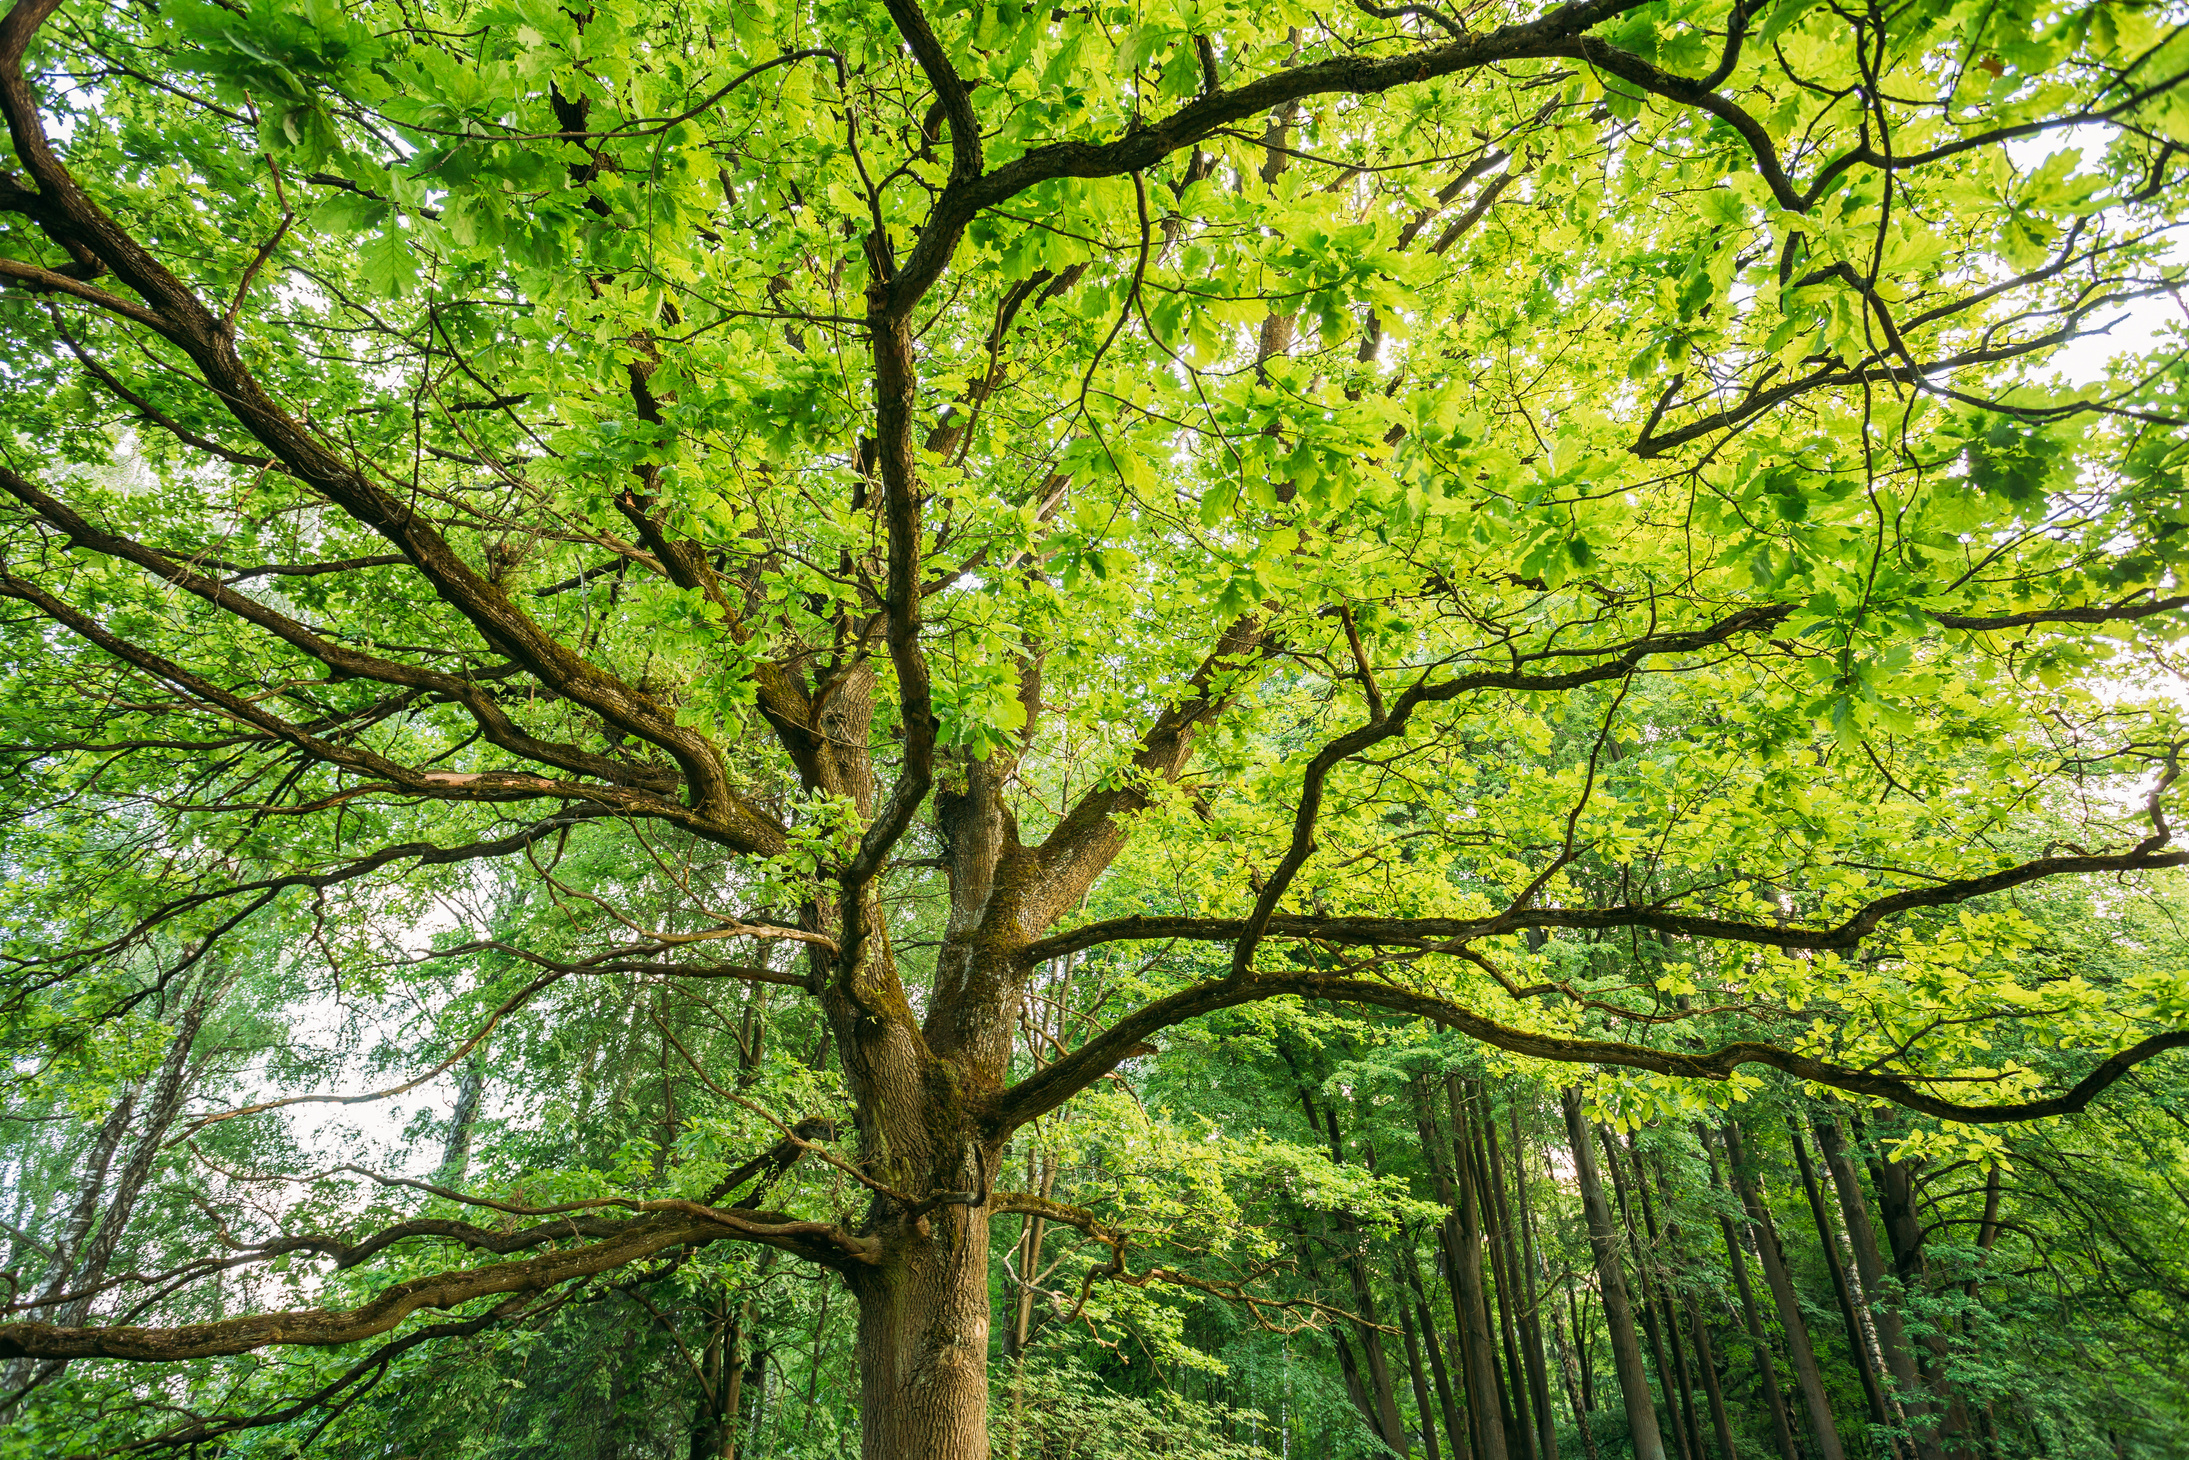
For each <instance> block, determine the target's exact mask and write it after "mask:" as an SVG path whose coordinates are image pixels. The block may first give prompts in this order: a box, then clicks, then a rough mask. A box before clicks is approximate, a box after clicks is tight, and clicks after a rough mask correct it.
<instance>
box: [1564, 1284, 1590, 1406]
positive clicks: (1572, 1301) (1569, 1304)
mask: <svg viewBox="0 0 2189 1460" xmlns="http://www.w3.org/2000/svg"><path fill="white" fill-rule="evenodd" d="M1574 1286H1575V1285H1574V1284H1572V1283H1568V1284H1567V1285H1566V1311H1567V1315H1568V1316H1569V1317H1571V1318H1572V1319H1573V1351H1574V1353H1575V1355H1576V1356H1577V1357H1578V1358H1579V1359H1580V1365H1579V1367H1580V1370H1581V1407H1582V1408H1583V1409H1587V1410H1591V1411H1593V1410H1594V1409H1595V1408H1596V1360H1595V1358H1594V1357H1593V1356H1592V1355H1591V1354H1590V1353H1589V1333H1588V1326H1587V1325H1586V1324H1584V1323H1583V1322H1582V1321H1581V1314H1582V1313H1583V1312H1584V1311H1585V1305H1584V1304H1583V1303H1582V1302H1581V1300H1580V1297H1579V1295H1578V1294H1577V1293H1576V1292H1575V1291H1574Z"/></svg>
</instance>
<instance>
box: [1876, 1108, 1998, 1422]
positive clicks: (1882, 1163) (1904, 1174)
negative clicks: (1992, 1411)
mask: <svg viewBox="0 0 2189 1460" xmlns="http://www.w3.org/2000/svg"><path fill="white" fill-rule="evenodd" d="M1859 1128H1860V1122H1859V1120H1858V1122H1857V1129H1858V1130H1859ZM1868 1165H1869V1168H1870V1180H1871V1182H1872V1184H1873V1185H1874V1186H1875V1187H1876V1190H1877V1205H1878V1210H1879V1212H1880V1213H1882V1214H1883V1216H1884V1218H1885V1240H1886V1241H1887V1243H1888V1244H1890V1246H1891V1248H1892V1253H1893V1277H1894V1279H1895V1280H1896V1281H1897V1282H1898V1284H1899V1287H1900V1293H1901V1297H1902V1299H1903V1301H1905V1299H1906V1297H1907V1295H1909V1294H1911V1293H1916V1292H1920V1291H1921V1290H1922V1289H1923V1287H1924V1285H1925V1269H1926V1264H1925V1262H1924V1257H1923V1222H1922V1219H1921V1217H1920V1216H1918V1215H1917V1213H1916V1206H1915V1174H1916V1166H1915V1164H1914V1163H1911V1162H1907V1161H1894V1160H1890V1159H1887V1158H1885V1157H1883V1156H1881V1155H1873V1156H1871V1157H1869V1159H1868ZM1912 1337H1913V1338H1914V1341H1915V1342H1914V1348H1915V1349H1916V1350H1919V1351H1920V1352H1919V1353H1918V1354H1917V1362H1918V1365H1919V1367H1920V1368H1922V1369H1923V1370H1924V1373H1923V1379H1924V1382H1925V1383H1926V1384H1927V1386H1928V1387H1929V1389H1930V1392H1931V1394H1932V1396H1933V1397H1934V1399H1935V1400H1936V1403H1935V1405H1934V1406H1933V1409H1934V1412H1935V1413H1936V1414H1937V1416H1938V1418H1939V1421H1940V1423H1939V1429H1938V1442H1939V1449H1940V1450H1941V1452H1942V1453H1943V1454H1944V1455H1945V1456H1946V1457H1948V1460H1969V1457H1971V1456H1973V1455H1974V1454H1975V1453H1976V1447H1975V1445H1974V1444H1973V1442H1972V1435H1971V1430H1972V1426H1971V1425H1970V1422H1969V1415H1968V1409H1967V1407H1966V1406H1965V1405H1963V1404H1962V1402H1961V1396H1960V1395H1959V1394H1958V1393H1956V1392H1955V1390H1954V1388H1953V1383H1952V1380H1951V1378H1950V1376H1949V1374H1948V1370H1949V1368H1950V1366H1951V1363H1952V1358H1953V1350H1952V1347H1951V1345H1949V1344H1948V1343H1947V1342H1946V1336H1945V1334H1943V1333H1941V1332H1940V1331H1939V1329H1938V1325H1937V1324H1935V1323H1923V1324H1921V1325H1920V1326H1919V1327H1918V1328H1917V1330H1916V1332H1915V1333H1914V1334H1913V1335H1912Z"/></svg>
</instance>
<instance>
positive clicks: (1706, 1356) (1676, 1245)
mask: <svg viewBox="0 0 2189 1460" xmlns="http://www.w3.org/2000/svg"><path fill="white" fill-rule="evenodd" d="M1654 1174H1655V1176H1656V1178H1657V1195H1658V1196H1659V1198H1661V1199H1662V1200H1663V1202H1664V1207H1665V1236H1666V1237H1667V1238H1668V1239H1670V1241H1671V1244H1672V1248H1673V1250H1674V1251H1675V1252H1677V1251H1680V1250H1682V1242H1681V1239H1682V1235H1683V1234H1682V1231H1681V1228H1680V1222H1679V1218H1678V1215H1677V1213H1678V1211H1679V1207H1678V1205H1677V1204H1676V1203H1675V1202H1674V1201H1673V1197H1672V1186H1671V1183H1670V1182H1669V1181H1667V1180H1666V1178H1665V1163H1664V1162H1663V1161H1662V1160H1659V1161H1657V1162H1656V1163H1655V1164H1654ZM1634 1180H1635V1183H1636V1184H1637V1185H1639V1186H1641V1187H1642V1189H1643V1195H1644V1197H1645V1200H1644V1203H1643V1211H1644V1212H1645V1213H1648V1212H1649V1206H1648V1202H1647V1200H1646V1198H1647V1195H1648V1180H1647V1178H1646V1177H1645V1176H1644V1174H1643V1171H1642V1161H1641V1153H1640V1152H1639V1151H1637V1152H1636V1153H1635V1165H1634ZM1650 1223H1651V1230H1652V1231H1653V1232H1654V1231H1655V1225H1656V1218H1655V1217H1654V1215H1652V1216H1651V1217H1650ZM1665 1301H1666V1304H1667V1306H1668V1307H1669V1306H1670V1305H1671V1302H1672V1299H1671V1297H1670V1295H1667V1297H1666V1300H1665ZM1680 1302H1681V1304H1682V1306H1683V1308H1684V1310H1685V1313H1686V1317H1687V1336H1688V1344H1689V1347H1690V1348H1691V1349H1692V1350H1693V1351H1694V1354H1695V1367H1696V1369H1697V1370H1699V1371H1700V1372H1701V1374H1702V1381H1703V1394H1704V1396H1705V1397H1706V1398H1707V1400H1708V1402H1709V1405H1710V1426H1711V1429H1712V1430H1713V1431H1714V1432H1715V1433H1716V1436H1717V1441H1718V1455H1719V1457H1720V1460H1738V1453H1737V1447H1736V1446H1735V1444H1734V1443H1733V1425H1732V1421H1731V1419H1730V1418H1729V1417H1728V1415H1727V1413H1726V1408H1725V1391H1724V1386H1723V1385H1721V1384H1720V1383H1719V1381H1718V1358H1717V1355H1716V1354H1715V1353H1714V1352H1713V1351H1712V1348H1713V1346H1712V1344H1711V1341H1710V1326H1709V1324H1708V1323H1707V1322H1705V1321H1704V1318H1703V1311H1702V1305H1701V1304H1700V1303H1698V1302H1697V1301H1696V1299H1695V1290H1694V1289H1693V1288H1692V1287H1684V1288H1683V1289H1682V1290H1681V1292H1680ZM1666 1321H1667V1322H1668V1323H1670V1324H1671V1325H1672V1326H1673V1328H1674V1330H1675V1332H1677V1331H1678V1329H1679V1326H1680V1324H1679V1319H1678V1317H1676V1316H1672V1315H1669V1314H1668V1315H1667V1318H1666ZM1683 1362H1684V1361H1683ZM1686 1378H1687V1376H1686V1373H1685V1371H1684V1370H1683V1372H1682V1374H1681V1382H1683V1383H1685V1382H1686ZM1695 1443H1696V1448H1697V1449H1698V1450H1700V1449H1701V1448H1702V1440H1701V1437H1700V1436H1698V1437H1697V1439H1696V1442H1695Z"/></svg>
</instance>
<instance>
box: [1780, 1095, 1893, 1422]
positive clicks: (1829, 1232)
mask: <svg viewBox="0 0 2189 1460" xmlns="http://www.w3.org/2000/svg"><path fill="white" fill-rule="evenodd" d="M1786 1124H1787V1135H1788V1137H1789V1139H1791V1140H1792V1142H1793V1146H1794V1164H1795V1166H1796V1167H1797V1168H1799V1170H1800V1172H1801V1189H1802V1194H1803V1195H1805V1196H1806V1197H1808V1199H1809V1215H1810V1218H1811V1219H1812V1220H1813V1221H1814V1222H1815V1223H1816V1229H1817V1242H1818V1243H1819V1245H1820V1246H1821V1247H1822V1249H1823V1253H1824V1266H1825V1270H1826V1271H1827V1272H1829V1273H1830V1274H1831V1277H1832V1296H1833V1297H1835V1298H1837V1299H1838V1300H1839V1316H1840V1321H1841V1322H1842V1323H1843V1324H1845V1325H1846V1329H1847V1350H1848V1352H1849V1353H1850V1354H1851V1355H1852V1356H1853V1358H1854V1365H1855V1376H1856V1377H1857V1378H1859V1379H1860V1380H1861V1381H1862V1398H1863V1402H1864V1403H1865V1404H1867V1405H1868V1406H1869V1410H1870V1421H1871V1423H1873V1424H1875V1425H1877V1426H1878V1428H1880V1429H1885V1430H1889V1429H1891V1428H1892V1423H1893V1418H1892V1412H1891V1410H1890V1409H1888V1408H1887V1407H1886V1403H1885V1393H1884V1390H1883V1388H1882V1387H1881V1386H1880V1385H1879V1383H1878V1374H1877V1370H1876V1368H1875V1367H1874V1366H1873V1365H1872V1364H1871V1362H1870V1345H1869V1342H1868V1340H1867V1339H1866V1338H1865V1336H1864V1334H1863V1327H1862V1318H1861V1315H1860V1314H1858V1313H1857V1312H1856V1311H1855V1300H1854V1294H1853V1293H1852V1292H1851V1291H1850V1290H1849V1288H1848V1286H1847V1272H1846V1269H1845V1268H1843V1267H1841V1266H1840V1260H1839V1236H1838V1233H1836V1232H1835V1231H1834V1230H1833V1229H1832V1217H1831V1213H1830V1212H1829V1211H1828V1210H1827V1209H1826V1207H1825V1205H1824V1193H1823V1191H1822V1190H1821V1189H1819V1187H1818V1185H1817V1173H1816V1164H1815V1163H1814V1162H1813V1161H1811V1160H1810V1159H1809V1142H1808V1140H1807V1138H1806V1137H1804V1136H1803V1135H1802V1131H1801V1122H1800V1121H1799V1120H1798V1119H1796V1118H1795V1117H1793V1116H1791V1115H1790V1116H1788V1117H1787V1118H1786ZM1889 1448H1890V1449H1891V1450H1892V1451H1893V1453H1895V1454H1898V1452H1899V1449H1900V1447H1899V1446H1898V1445H1892V1446H1890V1447H1889Z"/></svg>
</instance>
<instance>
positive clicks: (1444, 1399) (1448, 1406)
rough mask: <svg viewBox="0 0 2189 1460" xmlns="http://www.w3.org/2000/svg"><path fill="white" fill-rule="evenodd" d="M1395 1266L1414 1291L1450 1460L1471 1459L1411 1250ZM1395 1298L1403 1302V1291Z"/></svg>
mask: <svg viewBox="0 0 2189 1460" xmlns="http://www.w3.org/2000/svg"><path fill="white" fill-rule="evenodd" d="M1399 1268H1400V1271H1401V1272H1402V1273H1403V1274H1404V1275H1405V1278H1406V1281H1407V1282H1408V1284H1410V1285H1411V1286H1412V1288H1413V1290H1414V1313H1415V1316H1416V1317H1418V1318H1419V1319H1420V1320H1421V1343H1422V1347H1423V1348H1425V1349H1427V1350H1428V1351H1429V1372H1430V1373H1431V1374H1432V1375H1433V1376H1434V1377H1435V1379H1436V1384H1437V1404H1438V1406H1439V1407H1440V1408H1441V1409H1442V1410H1443V1412H1444V1437H1445V1438H1446V1439H1447V1440H1449V1441H1450V1442H1451V1445H1452V1460H1473V1452H1472V1449H1471V1448H1470V1447H1469V1445H1468V1444H1467V1422H1466V1419H1465V1418H1464V1417H1463V1416H1462V1415H1461V1414H1460V1411H1459V1403H1458V1401H1457V1400H1456V1399H1454V1398H1453V1395H1452V1376H1451V1373H1450V1371H1449V1370H1447V1369H1446V1368H1445V1366H1444V1344H1443V1342H1442V1340H1440V1339H1439V1338H1438V1337H1437V1326H1436V1323H1435V1321H1434V1320H1433V1319H1431V1318H1430V1316H1429V1295H1428V1294H1427V1293H1426V1292H1424V1291H1422V1286H1421V1272H1420V1269H1419V1268H1417V1267H1416V1266H1415V1264H1414V1254H1413V1253H1412V1252H1408V1253H1406V1254H1405V1256H1404V1257H1402V1258H1401V1259H1400V1262H1399ZM1399 1301H1400V1302H1401V1303H1404V1302H1405V1301H1406V1298H1405V1295H1404V1294H1403V1293H1402V1294H1400V1296H1399Z"/></svg>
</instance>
